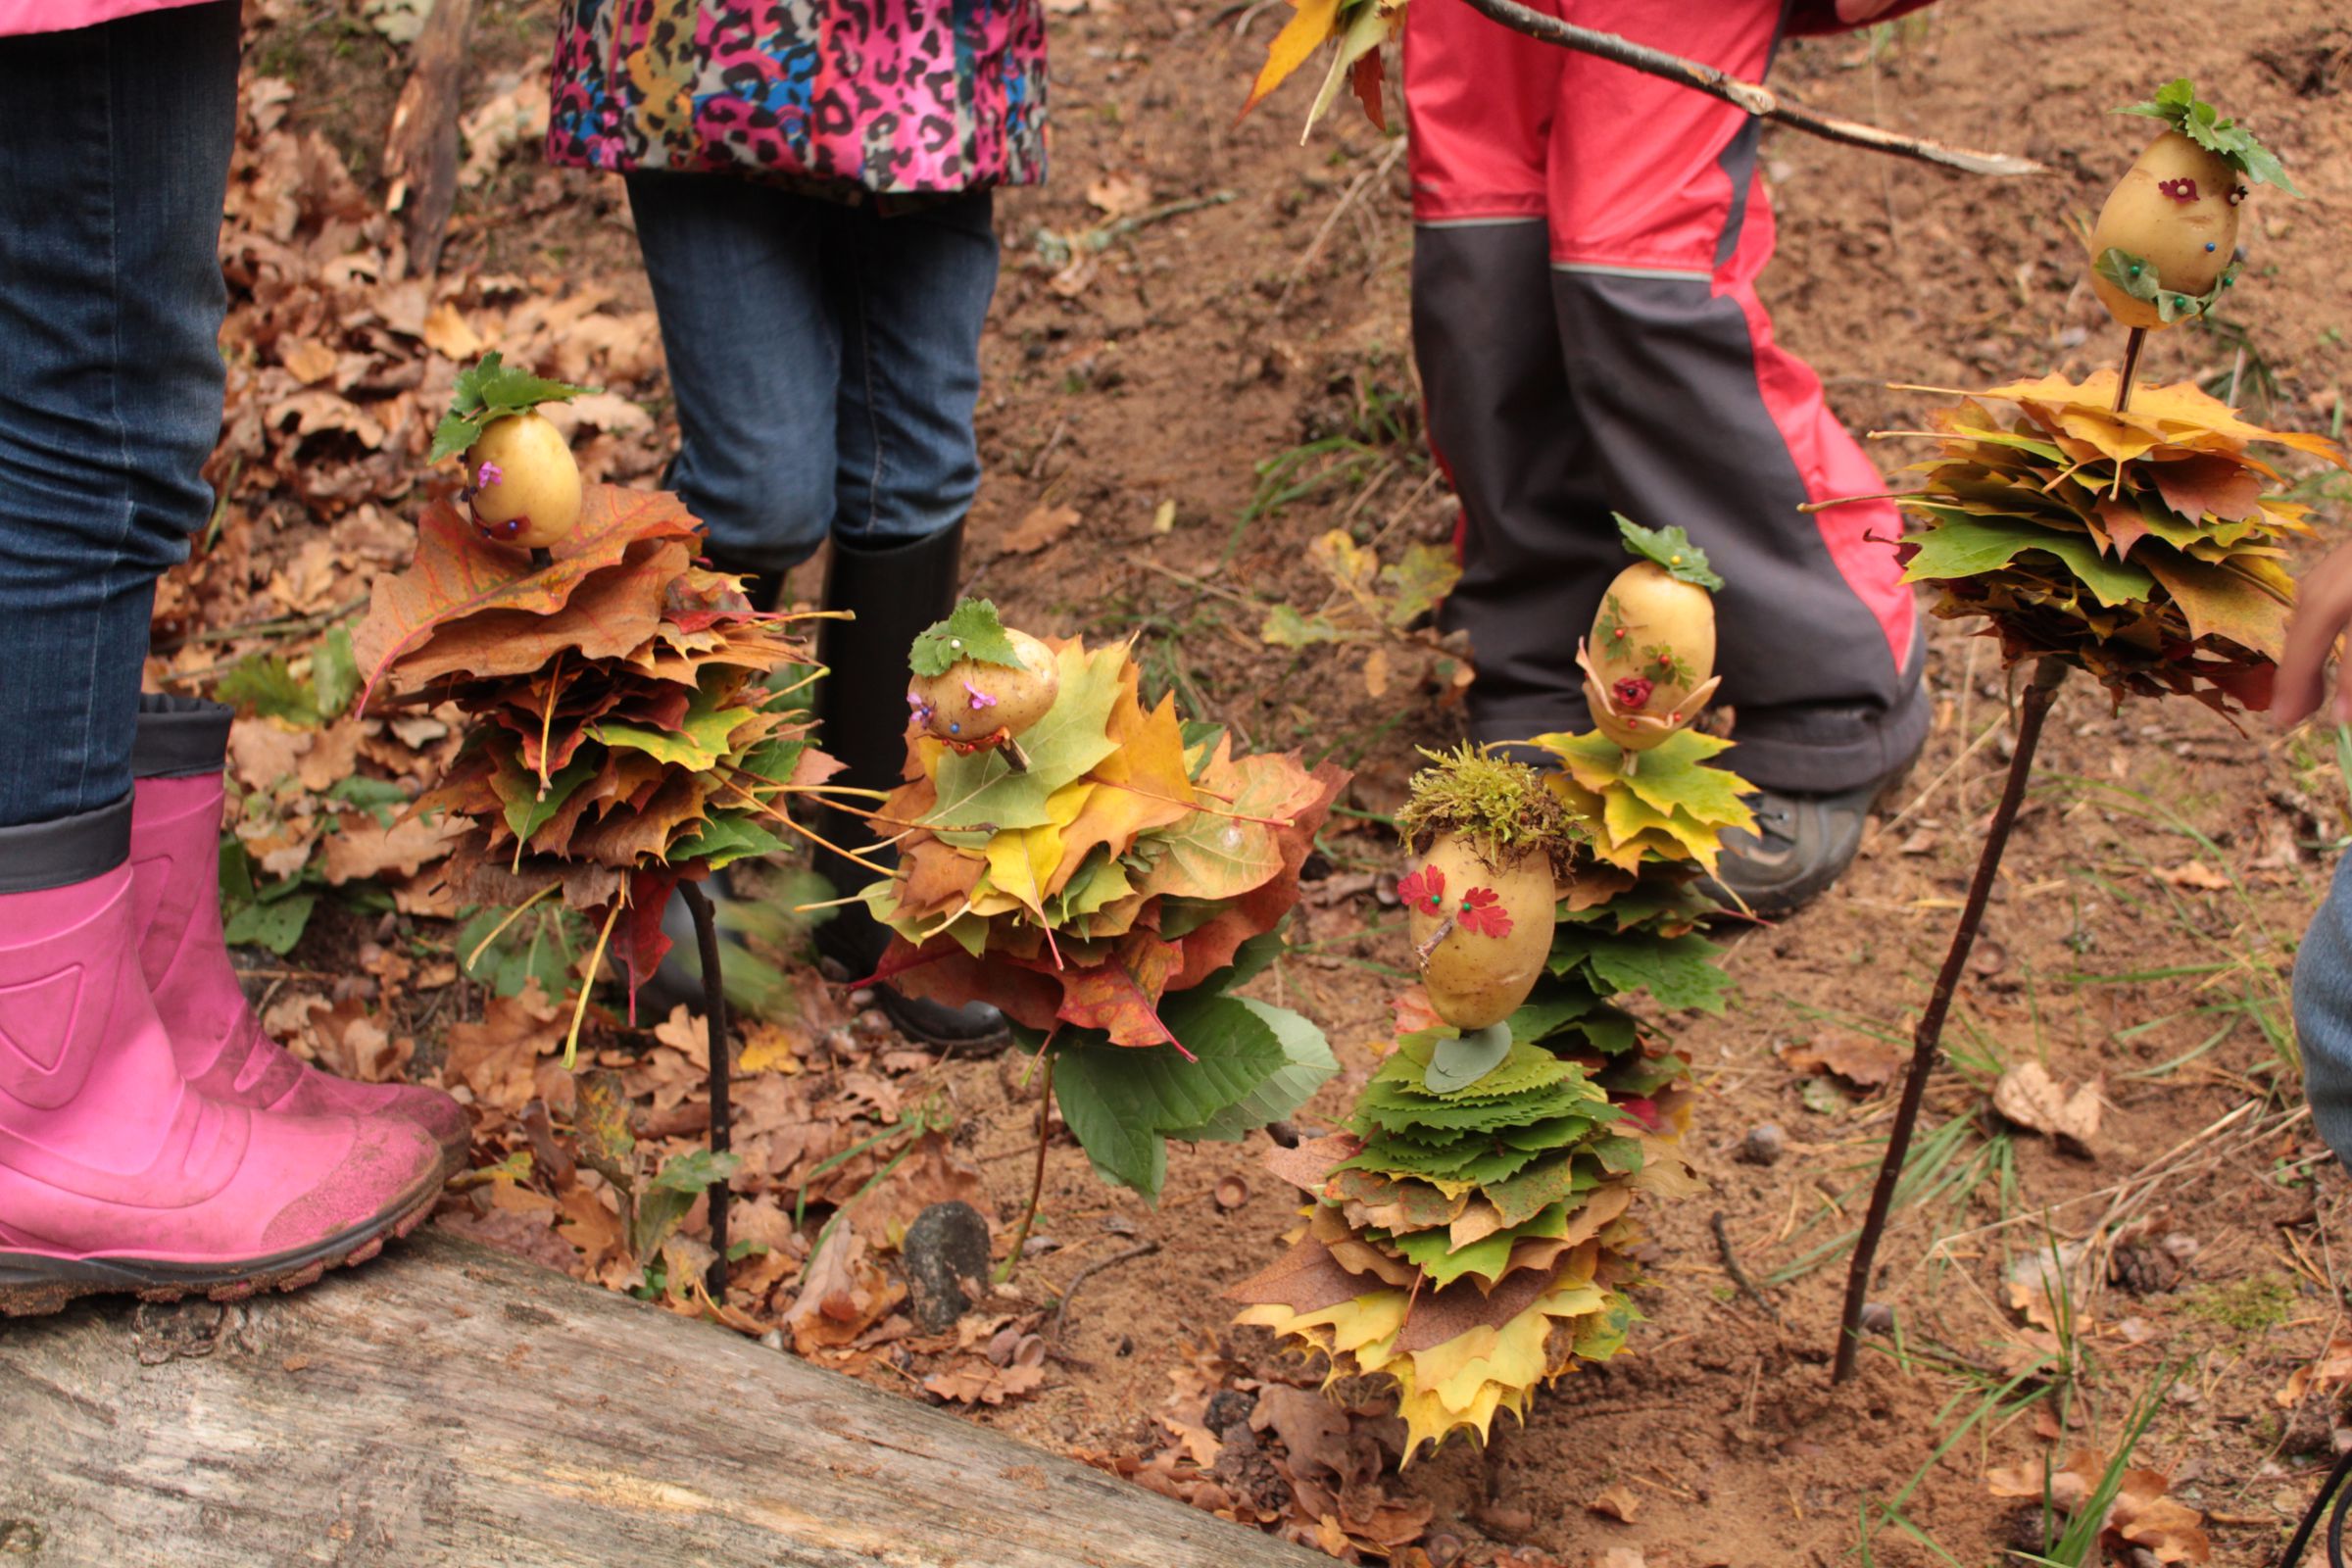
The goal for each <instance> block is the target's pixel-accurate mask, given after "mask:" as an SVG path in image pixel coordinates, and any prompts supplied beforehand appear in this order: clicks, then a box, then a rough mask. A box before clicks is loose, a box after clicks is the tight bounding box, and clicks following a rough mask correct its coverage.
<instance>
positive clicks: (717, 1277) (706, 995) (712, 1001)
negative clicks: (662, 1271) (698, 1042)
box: [678, 882, 735, 1304]
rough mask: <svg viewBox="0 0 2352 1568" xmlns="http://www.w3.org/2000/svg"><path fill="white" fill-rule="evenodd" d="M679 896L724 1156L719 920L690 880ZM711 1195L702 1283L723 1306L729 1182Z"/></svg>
mask: <svg viewBox="0 0 2352 1568" xmlns="http://www.w3.org/2000/svg"><path fill="white" fill-rule="evenodd" d="M678 897H680V898H682V899H684V900H685V901H686V912H687V913H688V914H691V915H693V916H694V945H695V947H696V948H697V949H699V950H700V952H701V954H702V960H703V1028H704V1030H705V1031H706V1038H707V1039H708V1041H709V1043H710V1048H711V1052H710V1054H711V1065H710V1071H709V1082H710V1085H711V1152H712V1153H713V1154H723V1153H725V1152H727V1151H728V1150H729V1149H730V1148H732V1147H733V1145H734V1142H735V1134H734V1121H735V1113H734V1109H733V1106H732V1104H731V1103H730V1101H729V1090H730V1087H731V1075H732V1073H733V1071H734V1063H733V1062H732V1061H730V1060H729V1059H728V1056H727V988H726V982H725V980H724V978H723V977H722V975H721V973H720V970H719V951H718V922H717V921H716V920H714V919H713V918H711V900H710V897H709V895H707V894H705V893H704V892H703V890H702V889H701V888H699V887H697V886H695V885H694V884H693V883H692V882H680V883H679V884H678ZM709 1192H710V1198H711V1252H712V1253H713V1254H714V1255H713V1256H712V1257H711V1267H710V1270H709V1271H708V1273H707V1274H706V1276H705V1278H704V1282H703V1283H704V1287H705V1288H706V1289H707V1290H709V1291H710V1293H711V1299H712V1300H713V1301H717V1302H720V1303H721V1304H724V1302H725V1301H726V1299H727V1203H728V1201H729V1198H730V1191H729V1188H728V1186H727V1178H726V1177H724V1176H721V1177H720V1178H719V1179H718V1180H716V1181H714V1182H712V1183H711V1186H710V1189H709Z"/></svg>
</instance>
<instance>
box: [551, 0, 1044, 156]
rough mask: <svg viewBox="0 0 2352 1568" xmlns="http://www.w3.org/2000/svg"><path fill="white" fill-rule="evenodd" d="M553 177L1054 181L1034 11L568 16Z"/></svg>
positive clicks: (662, 9) (686, 7) (812, 2)
mask: <svg viewBox="0 0 2352 1568" xmlns="http://www.w3.org/2000/svg"><path fill="white" fill-rule="evenodd" d="M553 94H554V111H553V113H552V115H551V116H550V118H549V122H548V130H547V155H548V158H549V160H550V161H551V162H553V163H557V164H565V165H570V166H573V167H575V168H584V169H607V170H615V171H622V170H673V171H684V172H727V173H736V174H742V175H746V176H749V177H752V178H771V179H778V180H782V181H786V182H791V183H801V182H805V181H816V182H821V183H827V184H830V183H836V182H847V183H849V184H852V185H857V186H862V187H863V188H864V189H866V190H869V191H874V192H877V193H883V194H892V195H906V194H916V193H942V192H949V191H959V190H969V189H971V188H973V187H975V186H980V185H1028V184H1035V183H1037V182H1039V181H1040V180H1042V179H1044V178H1045V172H1046V145H1045V135H1046V21H1045V13H1044V11H1043V9H1042V7H1041V4H1040V0H565V3H564V12H563V18H562V21H561V22H560V24H559V25H558V31H557V39H556V63H555V81H554V87H553Z"/></svg>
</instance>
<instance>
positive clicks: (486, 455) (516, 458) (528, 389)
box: [427, 353, 590, 550]
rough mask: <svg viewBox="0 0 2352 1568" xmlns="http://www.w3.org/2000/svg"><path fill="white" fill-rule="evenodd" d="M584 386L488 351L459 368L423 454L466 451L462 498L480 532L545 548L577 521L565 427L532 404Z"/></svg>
mask: <svg viewBox="0 0 2352 1568" xmlns="http://www.w3.org/2000/svg"><path fill="white" fill-rule="evenodd" d="M589 390H590V389H589V388H587V387H584V386H572V385H570V384H569V383H567V382H564V381H550V380H547V379H545V378H543V377H541V376H536V375H533V374H531V373H530V372H529V371H528V370H522V369H515V368H511V367H509V366H507V365H506V364H505V363H504V362H502V361H501V360H500V358H499V356H498V355H497V354H495V353H491V354H485V355H483V356H482V363H481V364H479V365H477V366H474V367H473V368H471V369H468V370H464V371H461V372H459V375H458V387H457V392H456V394H455V395H454V396H453V397H452V398H451V400H450V405H449V412H448V413H447V414H445V415H443V416H442V417H441V422H440V423H439V424H438V425H436V426H435V427H434V429H433V448H432V453H431V456H430V458H429V459H428V460H427V461H429V462H433V463H439V462H440V461H441V460H442V459H443V458H448V457H455V456H456V455H457V454H459V453H461V452H463V453H464V454H466V501H467V502H469V503H470V504H471V505H472V507H473V524H474V526H475V527H476V528H478V529H480V530H481V534H482V537H483V538H485V539H489V540H494V541H495V542H497V543H499V544H502V545H518V546H520V547H522V548H523V549H525V550H548V549H552V548H553V547H554V546H556V545H558V544H560V543H562V542H563V541H564V540H565V539H567V538H569V537H570V536H571V531H572V530H573V529H574V528H576V527H578V526H579V525H580V466H579V464H578V463H577V462H575V461H574V460H573V458H572V455H571V445H570V443H569V442H567V441H565V440H564V432H563V431H561V430H559V429H557V428H556V427H555V426H554V425H553V424H551V423H550V422H549V421H548V418H547V417H546V416H545V415H543V414H540V413H538V412H536V411H537V409H538V407H539V405H541V404H542V403H567V402H569V401H570V400H571V399H573V398H576V397H578V396H580V395H581V394H582V393H584V392H587V391H589Z"/></svg>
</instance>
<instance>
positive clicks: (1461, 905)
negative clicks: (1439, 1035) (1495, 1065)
mask: <svg viewBox="0 0 2352 1568" xmlns="http://www.w3.org/2000/svg"><path fill="white" fill-rule="evenodd" d="M1505 860H1506V862H1507V863H1505V864H1503V865H1495V864H1494V863H1493V862H1491V861H1489V860H1488V859H1487V858H1486V857H1485V856H1483V855H1481V854H1480V853H1479V852H1478V851H1477V850H1476V849H1475V848H1473V847H1472V846H1471V845H1470V843H1469V842H1468V841H1467V840H1465V839H1462V838H1459V837H1456V836H1455V835H1453V834H1450V833H1441V834H1439V835H1438V836H1437V838H1436V839H1435V840H1434V841H1433V842H1432V843H1431V844H1430V847H1429V854H1428V855H1427V856H1425V857H1424V858H1422V862H1421V865H1420V868H1419V869H1418V870H1415V871H1414V872H1412V873H1411V874H1410V875H1408V876H1406V877H1405V878H1404V879H1403V880H1402V881H1400V882H1398V883H1397V896H1398V897H1399V898H1401V899H1403V900H1404V901H1405V905H1406V913H1407V930H1408V932H1409V933H1410V935H1411V937H1412V942H1413V952H1414V954H1415V955H1416V956H1418V957H1419V958H1420V959H1421V984H1422V985H1423V986H1424V987H1425V988H1426V989H1427V990H1428V992H1429V1005H1430V1007H1431V1009H1432V1010H1434V1011H1435V1012H1436V1013H1437V1015H1438V1016H1439V1017H1441V1018H1443V1019H1445V1020H1446V1022H1447V1023H1449V1024H1451V1025H1453V1026H1454V1027H1455V1028H1456V1029H1459V1030H1461V1031H1463V1032H1464V1033H1465V1034H1467V1033H1470V1032H1472V1031H1475V1030H1479V1029H1485V1028H1487V1027H1489V1026H1490V1025H1493V1024H1498V1023H1500V1022H1502V1021H1503V1020H1504V1019H1505V1018H1508V1017H1509V1016H1510V1015H1511V1014H1512V1013H1514V1012H1517V1011H1518V1010H1519V1005H1520V1004H1521V1003H1523V1002H1525V1001H1526V1000H1527V998H1528V994H1529V993H1530V992H1532V991H1534V990H1535V989H1536V982H1537V981H1538V980H1540V979H1542V978H1543V976H1544V959H1545V958H1546V957H1548V956H1550V954H1551V931H1552V924H1553V919H1554V916H1553V912H1552V911H1553V907H1554V903H1555V896H1554V893H1553V884H1552V873H1551V859H1550V857H1549V856H1547V855H1544V854H1540V853H1538V852H1535V851H1529V852H1527V853H1526V854H1523V855H1521V856H1520V857H1519V858H1518V859H1516V860H1510V859H1509V858H1508V857H1507V856H1506V857H1505Z"/></svg>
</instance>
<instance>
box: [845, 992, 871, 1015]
mask: <svg viewBox="0 0 2352 1568" xmlns="http://www.w3.org/2000/svg"><path fill="white" fill-rule="evenodd" d="M850 1005H851V1006H853V1007H856V1008H858V1010H859V1011H860V1012H862V1011H864V1010H865V1009H866V1008H868V1007H870V1006H872V1005H874V988H873V987H872V986H860V987H858V989H857V990H855V991H853V992H851V993H850Z"/></svg>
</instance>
